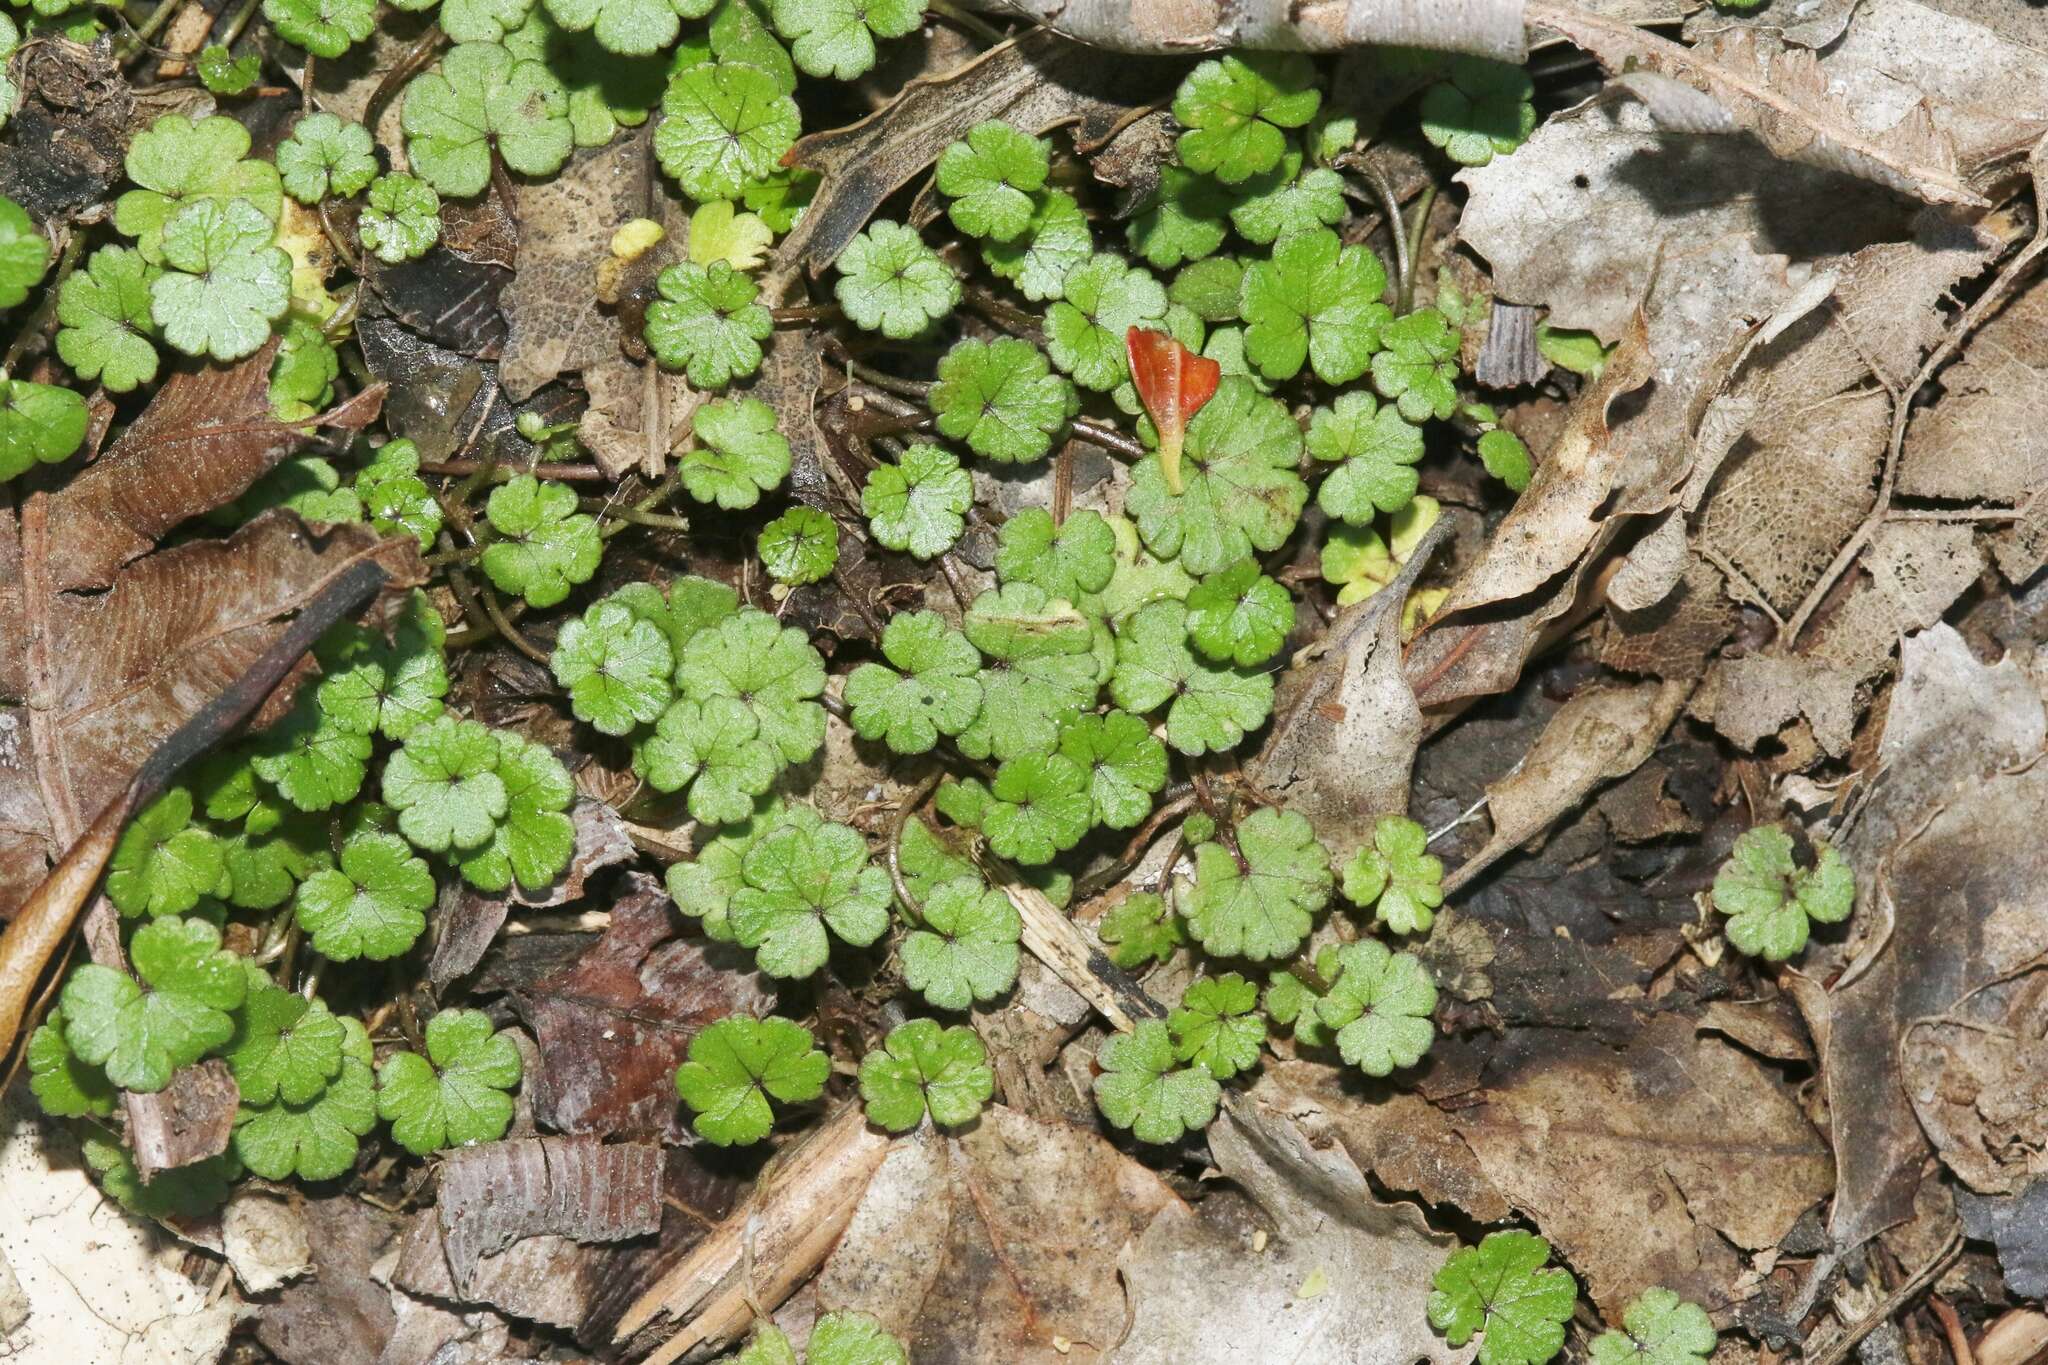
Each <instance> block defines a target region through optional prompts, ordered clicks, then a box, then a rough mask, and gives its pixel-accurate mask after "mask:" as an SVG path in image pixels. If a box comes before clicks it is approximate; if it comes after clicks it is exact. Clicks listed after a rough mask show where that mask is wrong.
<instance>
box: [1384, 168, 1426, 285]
mask: <svg viewBox="0 0 2048 1365" xmlns="http://www.w3.org/2000/svg"><path fill="white" fill-rule="evenodd" d="M1435 207H1436V182H1435V181H1433V180H1432V181H1431V182H1430V183H1429V184H1427V185H1425V186H1424V187H1423V190H1422V195H1421V197H1420V198H1419V199H1417V200H1416V201H1415V222H1414V223H1413V225H1411V226H1410V227H1409V229H1408V245H1407V248H1406V249H1405V250H1404V251H1403V252H1402V253H1401V254H1402V257H1403V261H1402V265H1401V292H1400V293H1399V294H1398V295H1396V296H1395V299H1394V313H1395V315H1396V316H1400V315H1402V314H1405V313H1406V312H1407V311H1408V309H1409V306H1410V305H1411V304H1413V303H1414V302H1415V277H1416V275H1417V274H1419V273H1420V272H1421V270H1422V237H1423V234H1424V233H1426V232H1428V231H1429V211H1430V210H1431V209H1433V208H1435ZM1400 229H1401V220H1400V219H1399V218H1396V219H1395V220H1394V221H1393V223H1392V224H1390V225H1389V230H1390V231H1393V232H1399V231H1400Z"/></svg>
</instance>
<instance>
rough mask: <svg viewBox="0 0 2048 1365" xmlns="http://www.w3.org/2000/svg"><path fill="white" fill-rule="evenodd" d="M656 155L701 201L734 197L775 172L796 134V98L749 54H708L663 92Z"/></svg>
mask: <svg viewBox="0 0 2048 1365" xmlns="http://www.w3.org/2000/svg"><path fill="white" fill-rule="evenodd" d="M661 112H662V119H661V122H660V124H659V125H657V126H656V128H655V130H654V155H655V157H656V159H658V160H659V161H660V162H661V168H662V169H663V170H664V171H666V172H668V174H669V175H670V176H671V177H672V178H673V179H674V180H675V182H676V184H677V185H679V186H681V187H682V191H683V193H684V194H687V195H689V196H690V197H691V198H692V199H695V200H698V201H699V202H702V201H705V200H711V199H731V198H732V197H733V196H735V195H737V194H738V193H739V192H740V190H741V189H742V188H743V187H744V186H745V185H746V184H747V183H748V182H749V181H753V180H759V179H762V178H763V177H765V176H768V175H770V174H772V173H773V172H774V171H775V169H776V167H777V166H778V165H779V164H780V162H781V160H782V155H783V153H784V152H787V151H788V150H789V149H790V147H791V146H792V145H794V144H795V142H796V135H797V130H798V126H799V119H798V115H797V108H796V101H795V100H793V99H791V98H790V97H789V95H788V94H787V93H786V92H785V91H784V89H783V87H782V85H781V83H780V82H778V81H777V80H776V78H775V76H774V74H773V73H771V72H768V71H764V70H762V69H761V68H760V67H758V66H750V65H748V64H746V63H744V62H735V61H717V62H702V63H699V64H698V65H696V66H692V67H689V68H688V69H686V70H684V71H681V72H679V73H677V75H676V77H675V79H673V80H671V81H670V82H669V85H668V91H667V93H666V94H664V95H663V96H662V99H661Z"/></svg>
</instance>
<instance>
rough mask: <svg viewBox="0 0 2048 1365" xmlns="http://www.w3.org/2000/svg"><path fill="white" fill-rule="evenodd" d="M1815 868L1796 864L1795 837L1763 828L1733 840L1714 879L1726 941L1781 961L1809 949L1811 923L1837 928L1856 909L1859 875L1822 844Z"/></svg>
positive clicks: (1717, 903) (1830, 848)
mask: <svg viewBox="0 0 2048 1365" xmlns="http://www.w3.org/2000/svg"><path fill="white" fill-rule="evenodd" d="M1817 847H1818V849H1819V855H1818V861H1817V862H1816V863H1815V865H1814V866H1813V867H1811V868H1802V867H1799V866H1798V865H1797V864H1796V863H1794V862H1793V860H1792V836H1791V835H1789V834H1787V833H1786V832H1785V831H1784V830H1782V829H1779V828H1778V827H1777V826H1775V825H1761V826H1759V827H1757V828H1756V829H1752V830H1749V831H1747V832H1745V833H1744V834H1743V835H1742V836H1741V837H1740V838H1738V839H1736V841H1735V848H1734V850H1733V851H1732V852H1731V853H1730V854H1729V857H1728V861H1727V862H1725V863H1723V864H1722V865H1721V870H1720V871H1719V872H1718V873H1717V874H1715V877H1714V891H1713V900H1714V909H1716V910H1718V911H1719V912H1720V913H1722V914H1724V915H1727V916H1728V917H1729V920H1728V928H1727V935H1728V941H1729V942H1730V943H1732V944H1734V945H1735V947H1736V949H1737V950H1738V951H1740V952H1744V953H1748V954H1750V955H1752V956H1755V957H1761V958H1763V959H1764V960H1765V961H1767V962H1783V961H1785V960H1786V959H1787V958H1790V957H1792V956H1794V955H1796V954H1797V953H1798V952H1799V950H1800V949H1802V948H1804V947H1805V946H1806V940H1807V937H1808V935H1809V934H1810V933H1811V932H1812V923H1811V922H1812V921H1814V920H1819V921H1821V922H1822V923H1824V924H1834V923H1837V922H1839V921H1841V920H1844V919H1847V918H1848V917H1849V912H1850V911H1851V910H1853V909H1854V908H1855V905H1856V877H1855V873H1854V872H1853V871H1852V870H1851V869H1850V867H1849V864H1848V862H1847V860H1846V859H1844V858H1843V857H1842V855H1841V854H1840V853H1839V852H1837V851H1836V850H1835V848H1834V846H1833V845H1832V844H1825V843H1823V844H1819V845H1817Z"/></svg>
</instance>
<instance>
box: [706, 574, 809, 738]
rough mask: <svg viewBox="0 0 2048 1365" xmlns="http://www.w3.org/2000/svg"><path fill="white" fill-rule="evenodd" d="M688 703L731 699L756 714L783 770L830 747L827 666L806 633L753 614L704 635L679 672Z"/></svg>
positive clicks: (745, 612)
mask: <svg viewBox="0 0 2048 1365" xmlns="http://www.w3.org/2000/svg"><path fill="white" fill-rule="evenodd" d="M676 683H677V685H678V686H679V687H680V689H681V690H682V693H683V695H684V696H686V697H688V698H690V699H691V700H692V701H697V702H704V701H708V700H710V699H711V698H713V697H732V698H735V699H736V700H738V701H740V702H741V703H743V704H744V705H745V706H746V707H747V709H748V710H750V711H751V712H753V715H754V720H755V724H756V727H757V729H758V730H759V732H760V735H761V738H762V739H764V740H766V741H767V742H768V743H769V744H771V745H773V746H774V748H775V750H776V752H777V753H778V754H780V755H781V759H782V761H783V762H784V763H801V762H803V761H804V760H805V759H807V758H809V757H810V756H811V755H812V754H814V753H816V752H817V751H818V746H819V745H821V744H823V743H824V742H825V708H824V707H823V706H821V705H819V704H818V702H817V700H816V698H818V697H820V696H822V695H824V692H825V661H824V659H823V658H821V657H820V656H819V654H818V651H817V650H815V649H813V648H811V644H810V641H809V640H808V639H806V638H805V636H804V633H803V632H802V631H800V630H797V629H796V628H794V627H787V628H785V627H784V626H783V625H781V623H779V622H778V621H776V619H775V618H774V617H772V616H770V615H768V614H767V613H766V612H761V611H756V610H754V609H753V608H751V607H748V608H746V609H744V610H742V611H741V612H740V613H739V614H738V615H737V616H733V617H730V618H728V619H727V620H725V621H723V622H721V623H719V624H718V625H717V626H714V627H712V628H710V629H707V630H703V631H700V632H698V633H697V634H696V635H695V636H693V637H692V638H691V640H690V642H689V644H688V645H687V646H686V647H685V648H684V650H683V654H682V662H681V663H680V664H678V665H677V668H676Z"/></svg>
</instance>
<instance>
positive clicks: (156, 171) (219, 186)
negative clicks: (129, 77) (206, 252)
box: [114, 114, 284, 265]
mask: <svg viewBox="0 0 2048 1365" xmlns="http://www.w3.org/2000/svg"><path fill="white" fill-rule="evenodd" d="M248 155H249V132H248V130H247V129H246V128H244V127H242V125H241V124H239V123H237V122H235V121H234V120H233V119H231V118H227V117H225V116H222V115H215V116H213V117H211V118H203V119H188V118H185V117H184V116H182V115H180V114H165V115H164V116H163V117H162V118H160V119H158V120H157V121H156V122H155V123H153V124H151V125H150V126H149V129H148V131H146V132H143V133H139V134H137V135H136V138H135V141H133V142H132V143H130V144H129V145H128V156H127V160H126V163H125V165H126V169H127V171H128V178H129V179H130V180H132V181H134V182H135V183H136V184H137V185H138V186H140V187H141V188H139V189H133V190H129V191H128V192H127V193H126V194H123V195H122V196H121V197H120V199H119V200H117V201H116V202H115V204H114V226H115V227H116V228H117V229H119V230H120V232H121V233H122V235H124V236H128V237H133V238H135V239H136V241H135V246H136V249H137V250H138V251H140V252H141V253H142V259H144V260H145V261H148V262H150V263H151V264H152V265H160V264H162V262H163V255H162V244H163V232H164V226H165V224H167V223H168V222H169V221H170V219H171V215H172V214H174V213H176V212H177V211H178V210H179V209H180V208H182V207H184V206H185V205H188V204H190V203H193V202H195V201H199V200H208V199H211V200H223V201H224V200H229V199H237V198H239V199H246V200H247V201H248V202H249V203H250V204H252V205H253V206H254V207H255V208H257V209H258V210H259V211H261V212H262V214H263V216H264V217H265V218H267V219H268V220H270V221H271V222H276V221H277V216H278V213H279V212H280V211H281V210H282V208H283V198H284V196H283V194H282V193H281V191H280V190H279V186H278V178H277V168H276V167H275V166H272V165H271V164H270V163H269V162H267V161H246V160H244V159H243V158H244V157H246V156H248Z"/></svg>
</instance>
